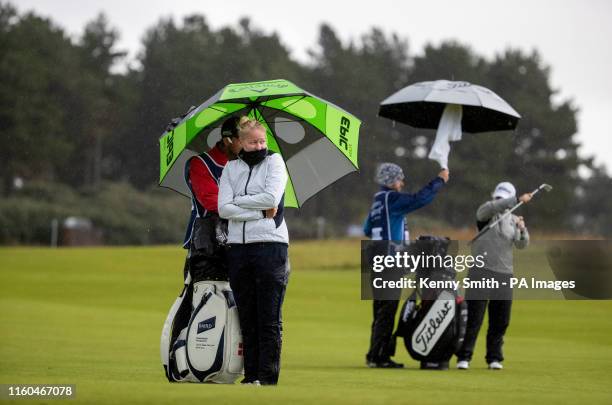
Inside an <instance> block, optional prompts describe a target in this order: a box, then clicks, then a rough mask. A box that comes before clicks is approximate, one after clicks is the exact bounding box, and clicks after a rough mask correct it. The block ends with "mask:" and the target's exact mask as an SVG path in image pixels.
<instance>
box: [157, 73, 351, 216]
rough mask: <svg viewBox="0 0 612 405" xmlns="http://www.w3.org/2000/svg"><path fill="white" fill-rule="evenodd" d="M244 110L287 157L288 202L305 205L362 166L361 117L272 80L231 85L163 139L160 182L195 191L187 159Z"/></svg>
mask: <svg viewBox="0 0 612 405" xmlns="http://www.w3.org/2000/svg"><path fill="white" fill-rule="evenodd" d="M242 115H246V116H248V117H250V118H254V119H257V120H258V121H260V122H261V123H262V124H263V125H264V127H265V128H266V131H267V136H268V148H269V149H270V150H272V151H274V152H277V153H280V154H281V156H282V157H283V160H284V161H285V165H286V167H287V172H288V175H289V181H288V182H287V188H286V190H285V206H288V207H300V206H301V205H302V204H304V202H305V201H306V200H308V199H309V198H310V197H312V196H313V195H315V194H316V193H317V192H319V191H321V190H322V189H324V188H325V187H327V186H329V185H330V184H332V183H333V182H335V181H336V180H338V179H340V178H341V177H343V176H345V175H347V174H349V173H351V172H353V171H356V170H358V168H359V167H358V162H357V145H358V140H359V127H360V125H361V121H360V120H359V119H357V118H355V117H354V116H353V115H352V114H350V113H348V112H346V111H344V110H343V109H341V108H339V107H337V106H335V105H333V104H331V103H329V102H327V101H325V100H322V99H321V98H319V97H316V96H314V95H312V94H310V93H308V92H307V91H305V90H302V89H301V88H299V87H298V86H296V85H295V84H293V83H291V82H289V81H287V80H270V81H264V82H253V83H236V84H230V85H227V86H225V87H224V88H223V89H221V90H220V91H219V92H217V94H215V95H214V96H212V97H211V98H209V99H208V100H207V101H206V102H204V103H203V104H202V105H200V106H199V107H198V108H196V109H194V110H193V111H191V112H190V113H189V114H188V115H187V116H186V117H185V118H183V120H182V121H181V122H180V123H179V124H178V125H177V126H176V127H175V128H174V129H173V130H171V131H169V132H166V133H164V134H163V135H162V136H161V138H160V139H159V153H160V171H159V185H160V186H162V187H168V188H171V189H173V190H176V191H178V192H179V193H181V194H184V195H186V196H189V195H190V193H189V189H188V188H187V185H186V184H185V180H184V167H185V163H186V161H187V159H189V158H190V157H192V156H194V155H197V154H200V153H202V152H205V151H207V150H208V149H210V148H211V147H213V146H214V145H215V143H216V142H217V141H218V140H220V139H221V124H222V123H223V121H225V119H227V117H229V116H242Z"/></svg>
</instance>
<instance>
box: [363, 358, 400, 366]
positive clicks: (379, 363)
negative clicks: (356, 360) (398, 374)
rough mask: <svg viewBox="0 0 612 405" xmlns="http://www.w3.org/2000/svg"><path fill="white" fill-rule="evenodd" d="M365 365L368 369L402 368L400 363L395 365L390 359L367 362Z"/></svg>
mask: <svg viewBox="0 0 612 405" xmlns="http://www.w3.org/2000/svg"><path fill="white" fill-rule="evenodd" d="M367 365H368V367H370V368H404V365H403V364H402V363H396V362H394V361H393V360H391V359H387V360H382V361H368V362H367Z"/></svg>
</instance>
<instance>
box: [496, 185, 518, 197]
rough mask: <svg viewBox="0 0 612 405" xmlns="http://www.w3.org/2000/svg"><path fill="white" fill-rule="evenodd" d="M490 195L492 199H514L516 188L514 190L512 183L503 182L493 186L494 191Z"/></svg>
mask: <svg viewBox="0 0 612 405" xmlns="http://www.w3.org/2000/svg"><path fill="white" fill-rule="evenodd" d="M491 195H492V196H493V198H510V197H516V188H514V186H513V185H512V183H510V182H507V181H504V182H501V183H499V184H498V185H497V186H495V190H494V191H493V194H491Z"/></svg>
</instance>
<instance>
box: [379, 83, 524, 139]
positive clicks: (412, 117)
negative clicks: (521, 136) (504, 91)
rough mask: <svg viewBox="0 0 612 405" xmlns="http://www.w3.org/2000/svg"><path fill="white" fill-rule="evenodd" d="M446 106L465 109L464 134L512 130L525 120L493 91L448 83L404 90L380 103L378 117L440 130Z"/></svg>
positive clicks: (416, 85)
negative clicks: (450, 105)
mask: <svg viewBox="0 0 612 405" xmlns="http://www.w3.org/2000/svg"><path fill="white" fill-rule="evenodd" d="M446 104H457V105H461V106H463V114H462V118H461V128H462V130H463V132H469V133H476V132H488V131H506V130H512V129H514V128H516V125H517V124H518V121H519V119H520V118H521V116H520V115H519V113H518V112H516V111H515V110H514V108H512V107H511V106H510V105H509V104H508V103H506V102H505V101H504V100H503V99H502V98H501V97H499V96H498V95H497V94H495V93H494V92H492V91H491V90H489V89H487V88H485V87H482V86H478V85H475V84H471V83H468V82H453V81H448V80H436V81H431V82H419V83H415V84H412V85H410V86H408V87H404V88H403V89H401V90H399V91H398V92H396V93H394V94H392V95H391V96H389V97H388V98H386V99H385V100H383V102H382V103H380V109H379V111H378V115H379V116H381V117H385V118H389V119H392V120H394V121H398V122H401V123H403V124H408V125H410V126H412V127H415V128H429V129H436V128H438V124H439V122H440V118H441V117H442V113H443V112H444V108H445V106H446Z"/></svg>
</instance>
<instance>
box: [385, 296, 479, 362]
mask: <svg viewBox="0 0 612 405" xmlns="http://www.w3.org/2000/svg"><path fill="white" fill-rule="evenodd" d="M431 298H433V297H431ZM466 325H467V304H466V302H465V301H464V300H463V298H462V297H460V296H458V295H457V294H456V293H455V292H454V291H452V290H447V289H444V290H441V291H439V292H436V293H435V298H433V299H421V301H420V302H417V292H416V291H415V292H413V293H412V295H411V296H410V297H409V298H408V299H407V300H406V302H405V303H404V305H403V306H402V310H401V312H400V319H399V322H398V325H397V330H396V331H395V334H394V335H395V336H401V337H403V338H404V345H405V346H406V349H407V350H408V353H410V356H411V357H412V358H413V359H415V360H418V361H421V362H428V363H444V362H448V361H449V360H450V358H451V357H452V356H453V354H455V352H456V351H457V350H459V348H460V347H461V344H462V343H463V338H464V337H465V329H466Z"/></svg>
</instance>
